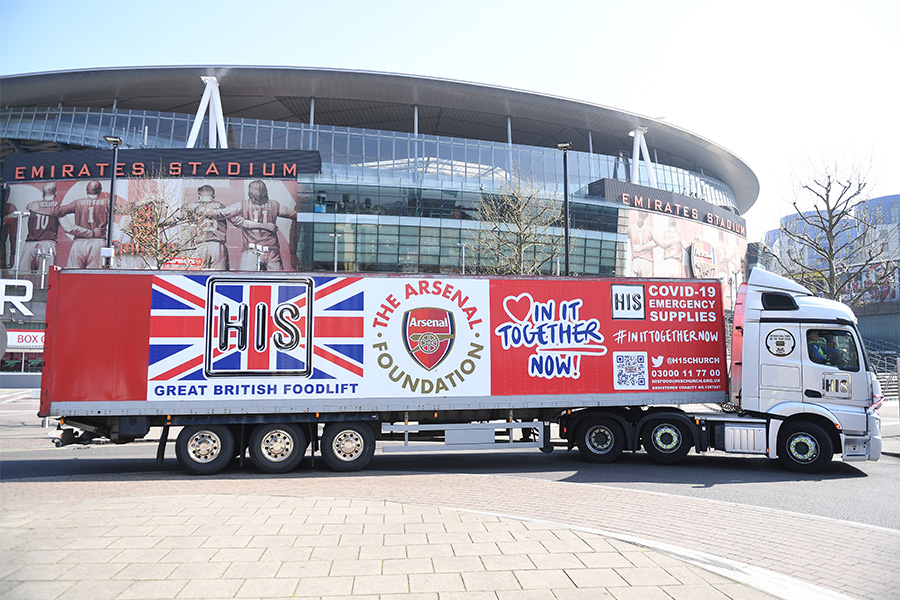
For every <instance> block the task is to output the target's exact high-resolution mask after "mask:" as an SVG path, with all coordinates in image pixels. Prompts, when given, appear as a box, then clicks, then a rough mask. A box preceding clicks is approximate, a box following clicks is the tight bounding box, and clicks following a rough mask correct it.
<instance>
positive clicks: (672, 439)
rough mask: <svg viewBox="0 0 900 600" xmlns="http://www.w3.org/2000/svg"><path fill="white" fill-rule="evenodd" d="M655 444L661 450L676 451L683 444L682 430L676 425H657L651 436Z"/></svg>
mask: <svg viewBox="0 0 900 600" xmlns="http://www.w3.org/2000/svg"><path fill="white" fill-rule="evenodd" d="M651 437H652V438H653V446H654V447H655V448H656V449H657V450H659V451H660V452H674V451H676V450H678V448H679V447H680V446H681V432H680V431H679V430H678V428H677V427H675V426H674V425H670V424H669V423H663V424H662V425H657V426H656V428H655V429H654V430H653V434H652V436H651Z"/></svg>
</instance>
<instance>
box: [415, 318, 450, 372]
mask: <svg viewBox="0 0 900 600" xmlns="http://www.w3.org/2000/svg"><path fill="white" fill-rule="evenodd" d="M454 339H456V325H455V323H454V321H453V313H451V312H450V311H449V310H444V309H442V308H414V309H412V310H408V311H406V313H405V314H404V315H403V343H404V345H405V346H406V351H407V352H409V355H410V356H411V357H412V358H413V360H415V361H416V362H417V363H419V364H420V365H422V366H423V367H424V368H425V369H426V370H428V371H431V370H432V369H434V368H435V367H437V366H438V365H439V364H441V362H442V361H443V360H444V359H445V358H447V355H448V354H450V349H451V348H452V347H453V341H454Z"/></svg>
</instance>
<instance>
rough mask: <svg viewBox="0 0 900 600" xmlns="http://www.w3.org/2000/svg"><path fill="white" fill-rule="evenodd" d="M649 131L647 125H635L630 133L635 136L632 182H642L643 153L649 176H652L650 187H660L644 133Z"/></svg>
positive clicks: (632, 157) (632, 156)
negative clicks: (641, 163)
mask: <svg viewBox="0 0 900 600" xmlns="http://www.w3.org/2000/svg"><path fill="white" fill-rule="evenodd" d="M645 133H647V128H646V127H635V128H634V129H633V130H631V131H630V132H629V133H628V135H630V136H632V137H634V147H633V149H632V151H631V183H634V184H640V183H641V180H640V161H641V154H642V153H643V155H644V166H645V167H647V177H649V178H650V187H654V188H655V187H658V186H657V185H656V171H654V170H653V161H652V160H650V151H649V150H647V140H645V139H644V134H645Z"/></svg>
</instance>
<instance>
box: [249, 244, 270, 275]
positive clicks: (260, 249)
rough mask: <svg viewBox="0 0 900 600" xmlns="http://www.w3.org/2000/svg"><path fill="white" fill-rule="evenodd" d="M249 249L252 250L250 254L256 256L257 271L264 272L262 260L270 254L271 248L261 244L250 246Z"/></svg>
mask: <svg viewBox="0 0 900 600" xmlns="http://www.w3.org/2000/svg"><path fill="white" fill-rule="evenodd" d="M248 248H249V249H250V252H252V253H253V254H255V255H256V270H257V271H262V258H263V256H265V255H266V254H268V252H269V247H268V246H263V245H261V244H249V245H248Z"/></svg>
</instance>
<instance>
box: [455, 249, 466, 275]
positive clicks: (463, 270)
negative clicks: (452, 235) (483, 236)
mask: <svg viewBox="0 0 900 600" xmlns="http://www.w3.org/2000/svg"><path fill="white" fill-rule="evenodd" d="M457 246H458V247H460V248H462V274H463V275H465V274H466V245H465V244H457Z"/></svg>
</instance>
